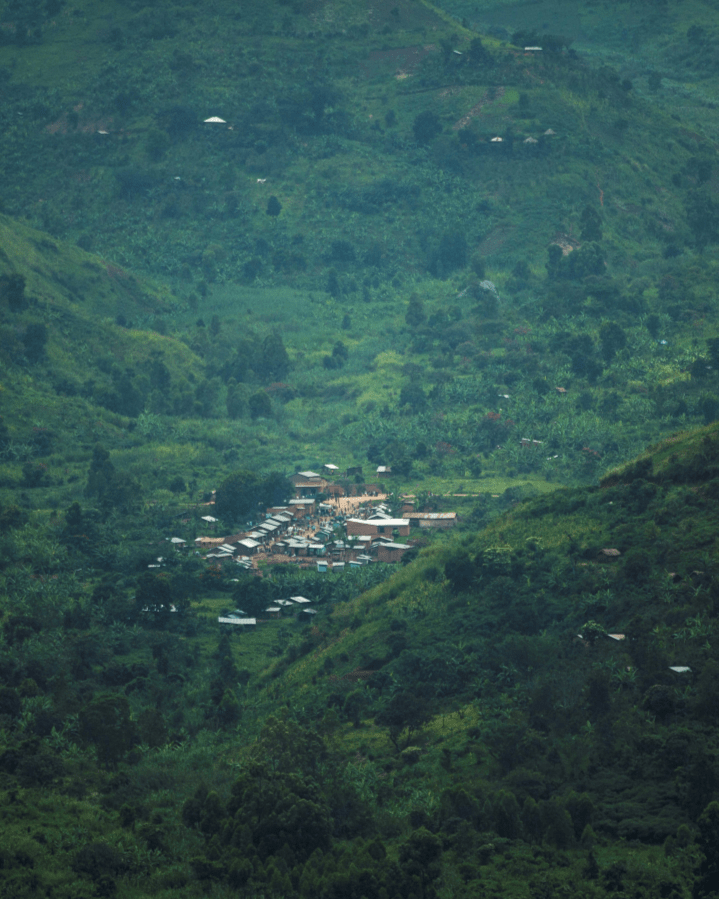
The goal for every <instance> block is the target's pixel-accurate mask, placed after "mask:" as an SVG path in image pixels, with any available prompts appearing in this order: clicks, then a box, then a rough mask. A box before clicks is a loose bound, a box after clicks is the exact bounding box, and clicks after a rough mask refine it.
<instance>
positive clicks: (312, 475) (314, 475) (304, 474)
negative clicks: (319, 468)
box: [297, 471, 322, 478]
mask: <svg viewBox="0 0 719 899" xmlns="http://www.w3.org/2000/svg"><path fill="white" fill-rule="evenodd" d="M297 474H300V475H302V477H303V478H319V477H322V475H319V474H317V472H316V471H298V472H297Z"/></svg>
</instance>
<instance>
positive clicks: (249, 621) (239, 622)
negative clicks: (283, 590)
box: [217, 596, 317, 630]
mask: <svg viewBox="0 0 719 899" xmlns="http://www.w3.org/2000/svg"><path fill="white" fill-rule="evenodd" d="M311 602H312V600H310V599H307V597H306V596H290V598H289V599H276V600H275V601H274V602H273V603H272V605H271V606H268V608H266V609H265V611H264V614H265V615H266V616H267V618H281V617H282V613H283V612H289V613H290V614H292V615H295V616H296V618H297V620H298V621H299V622H300V623H306V622H309V621H311V620H312V618H313V617H314V616H315V615H316V614H317V610H316V609H313V608H311V607H310V604H311ZM217 621H218V622H219V625H220V628H221V629H223V630H237V629H239V630H245V628H254V627H255V626H256V625H257V618H250V617H248V615H247V613H246V612H243V611H242V609H235V611H234V612H228V613H226V614H225V615H220V617H219V618H218V619H217Z"/></svg>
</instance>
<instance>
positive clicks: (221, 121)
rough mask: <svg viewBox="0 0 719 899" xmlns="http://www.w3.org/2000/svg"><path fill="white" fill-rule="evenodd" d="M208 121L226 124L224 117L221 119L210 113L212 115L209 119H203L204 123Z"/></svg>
mask: <svg viewBox="0 0 719 899" xmlns="http://www.w3.org/2000/svg"><path fill="white" fill-rule="evenodd" d="M208 122H209V123H211V124H217V125H226V124H227V122H226V121H225V120H224V119H221V118H220V117H219V116H217V115H212V116H210V118H209V119H205V124H207V123H208Z"/></svg>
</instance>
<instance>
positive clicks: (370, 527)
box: [347, 521, 409, 537]
mask: <svg viewBox="0 0 719 899" xmlns="http://www.w3.org/2000/svg"><path fill="white" fill-rule="evenodd" d="M395 530H396V531H397V533H398V534H399V535H400V537H408V536H409V524H405V525H400V526H399V527H393V526H391V525H385V524H382V522H381V521H348V522H347V536H348V537H376V536H378V535H382V536H385V537H391V536H392V534H393V533H394V531H395Z"/></svg>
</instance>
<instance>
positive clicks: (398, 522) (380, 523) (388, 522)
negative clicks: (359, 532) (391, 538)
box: [347, 518, 409, 528]
mask: <svg viewBox="0 0 719 899" xmlns="http://www.w3.org/2000/svg"><path fill="white" fill-rule="evenodd" d="M350 521H353V522H355V523H358V524H371V525H374V526H375V527H386V526H388V527H392V528H403V527H406V526H407V525H408V524H409V518H379V519H375V520H374V521H371V520H370V519H369V518H368V519H364V518H348V519H347V522H348V523H349V522H350Z"/></svg>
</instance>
